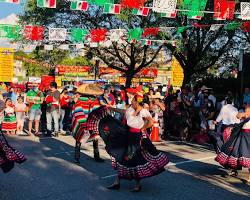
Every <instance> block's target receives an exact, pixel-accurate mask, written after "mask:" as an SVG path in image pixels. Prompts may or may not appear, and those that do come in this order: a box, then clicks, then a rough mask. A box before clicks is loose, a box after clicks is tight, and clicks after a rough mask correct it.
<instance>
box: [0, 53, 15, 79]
mask: <svg viewBox="0 0 250 200" xmlns="http://www.w3.org/2000/svg"><path fill="white" fill-rule="evenodd" d="M13 77H14V49H12V48H0V82H12V80H13Z"/></svg>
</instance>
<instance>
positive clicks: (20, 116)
mask: <svg viewBox="0 0 250 200" xmlns="http://www.w3.org/2000/svg"><path fill="white" fill-rule="evenodd" d="M15 107H16V119H17V134H23V125H24V119H25V112H26V104H25V103H24V102H23V98H22V97H21V96H19V97H18V98H17V103H16V106H15Z"/></svg>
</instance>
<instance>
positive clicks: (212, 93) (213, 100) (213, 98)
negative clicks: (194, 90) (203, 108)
mask: <svg viewBox="0 0 250 200" xmlns="http://www.w3.org/2000/svg"><path fill="white" fill-rule="evenodd" d="M208 99H210V100H211V101H212V102H213V104H214V107H215V108H216V97H215V96H214V91H213V90H210V91H209V96H208Z"/></svg>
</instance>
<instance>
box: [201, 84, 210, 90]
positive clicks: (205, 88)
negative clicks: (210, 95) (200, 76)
mask: <svg viewBox="0 0 250 200" xmlns="http://www.w3.org/2000/svg"><path fill="white" fill-rule="evenodd" d="M211 89H212V88H208V87H207V86H205V85H203V86H202V87H201V90H202V91H204V90H211Z"/></svg>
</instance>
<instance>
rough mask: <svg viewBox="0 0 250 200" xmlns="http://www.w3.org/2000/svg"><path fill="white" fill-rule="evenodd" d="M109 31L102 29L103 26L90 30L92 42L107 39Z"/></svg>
mask: <svg viewBox="0 0 250 200" xmlns="http://www.w3.org/2000/svg"><path fill="white" fill-rule="evenodd" d="M107 32H108V30H107V29H102V28H99V29H92V30H91V31H90V37H91V42H92V43H98V42H103V41H105V39H106V34H107Z"/></svg>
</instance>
